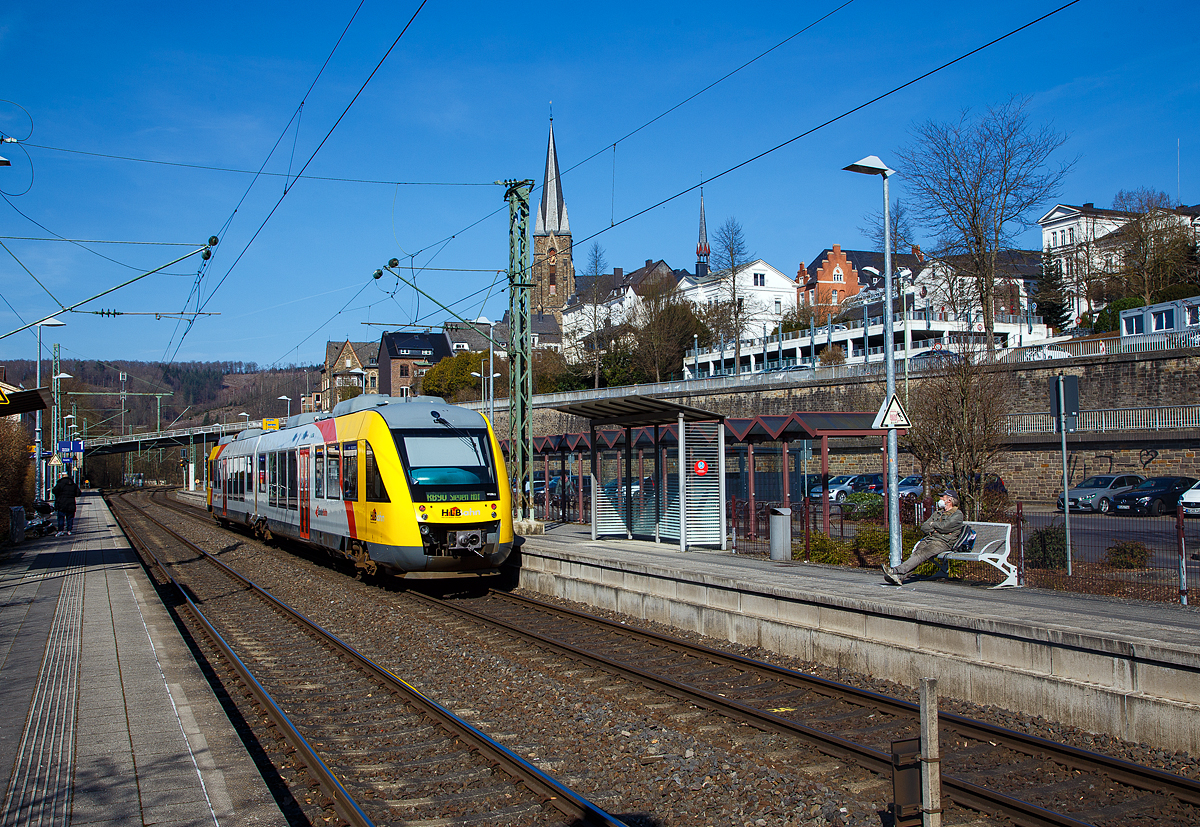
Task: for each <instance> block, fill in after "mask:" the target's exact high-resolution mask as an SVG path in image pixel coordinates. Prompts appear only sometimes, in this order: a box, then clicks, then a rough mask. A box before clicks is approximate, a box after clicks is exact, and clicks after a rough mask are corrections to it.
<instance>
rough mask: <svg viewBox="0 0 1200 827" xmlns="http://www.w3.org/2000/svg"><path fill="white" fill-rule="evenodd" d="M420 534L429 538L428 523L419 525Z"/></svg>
mask: <svg viewBox="0 0 1200 827" xmlns="http://www.w3.org/2000/svg"><path fill="white" fill-rule="evenodd" d="M421 534H423V535H424V536H426V537H428V536H429V524H428V523H424V524H422V525H421Z"/></svg>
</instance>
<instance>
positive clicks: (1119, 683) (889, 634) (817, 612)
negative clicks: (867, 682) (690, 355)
mask: <svg viewBox="0 0 1200 827" xmlns="http://www.w3.org/2000/svg"><path fill="white" fill-rule="evenodd" d="M520 548H521V570H520V584H521V586H522V587H523V588H527V589H530V590H532V591H536V592H541V593H544V594H550V595H553V596H556V597H560V598H564V599H568V600H574V601H577V602H580V603H585V604H588V605H592V606H596V607H599V608H603V609H608V610H612V611H619V612H622V613H625V614H629V615H632V616H634V617H639V618H643V619H646V620H652V621H656V622H659V623H663V624H665V625H668V626H672V627H675V628H679V629H684V630H687V631H693V632H698V633H701V634H705V635H709V636H712V637H716V638H718V639H725V640H729V641H732V642H735V643H741V644H745V645H750V646H759V647H762V648H764V649H767V650H770V651H776V652H780V653H783V654H787V655H790V656H793V657H799V658H803V659H805V660H810V661H816V662H820V663H824V664H829V665H837V666H841V667H843V668H845V669H847V670H850V671H854V672H859V673H863V674H868V675H872V676H874V677H878V678H883V679H887V680H892V681H895V682H897V683H900V684H903V685H905V686H910V687H915V686H918V685H919V683H920V679H921V678H922V677H934V678H937V679H938V681H939V690H940V691H941V692H942V693H943V694H945V695H949V696H953V697H957V698H961V699H963V700H968V701H972V702H974V703H978V704H994V705H997V706H1000V707H1003V708H1006V709H1011V710H1019V711H1022V712H1025V713H1032V714H1040V715H1044V716H1045V717H1046V718H1048V719H1050V720H1054V721H1060V722H1063V723H1069V724H1072V725H1075V726H1079V727H1081V728H1083V729H1085V730H1087V731H1090V732H1096V733H1105V734H1110V735H1113V736H1115V737H1118V738H1123V739H1125V740H1128V741H1134V742H1141V743H1148V744H1152V745H1154V746H1156V747H1158V748H1163V749H1171V750H1185V751H1187V752H1189V753H1190V754H1192V755H1197V754H1200V609H1198V608H1197V607H1195V606H1180V605H1173V604H1157V603H1146V602H1139V601H1123V600H1114V599H1108V598H1103V597H1096V596H1091V595H1080V594H1071V593H1066V592H1053V591H1042V590H1038V589H1030V588H1018V589H987V588H982V587H972V586H970V585H967V584H965V583H962V582H958V581H947V580H917V581H909V582H908V583H906V584H905V585H904V586H901V587H897V586H894V585H891V584H888V583H886V582H885V581H884V578H883V575H882V573H881V572H880V571H879V570H878V569H860V568H848V567H837V566H823V565H815V564H807V563H800V562H792V561H786V562H775V561H771V560H766V559H762V558H761V557H756V556H749V555H736V554H733V553H731V552H720V551H707V550H703V549H698V550H689V551H688V552H687V553H683V552H681V551H680V550H679V548H678V546H677V545H668V544H666V543H663V544H656V543H653V542H645V541H639V540H625V539H600V540H595V541H594V540H592V539H591V529H590V527H588V526H582V525H569V524H547V525H546V533H545V534H542V535H536V536H529V537H525V538H523V543H522V545H521V547H520Z"/></svg>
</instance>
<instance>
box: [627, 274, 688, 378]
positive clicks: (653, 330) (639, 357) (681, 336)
mask: <svg viewBox="0 0 1200 827" xmlns="http://www.w3.org/2000/svg"><path fill="white" fill-rule="evenodd" d="M638 298H639V302H638V309H637V313H636V314H635V316H634V319H633V324H634V326H635V327H636V328H637V333H636V335H635V342H636V344H635V346H634V352H633V353H634V359H635V361H636V363H637V366H638V367H639V368H641V370H643V371H644V372H645V373H646V374H647V375H649V376H653V377H654V381H655V382H661V381H662V380H663V374H664V373H665V374H668V375H669V374H670V373H672V372H673V371H675V369H676V368H677V367H679V366H682V364H683V354H684V353H685V352H686V350H687V348H688V346H689V345H691V343H692V336H693V334H695V333H698V332H699V330H700V323H699V321H698V320H697V319H696V315H695V314H694V313H693V312H692V308H691V303H690V302H688V301H687V300H686V299H684V298H683V296H682V295H681V294H680V292H679V288H678V285H677V284H676V283H675V280H674V279H672V278H670V277H669V276H662V275H659V276H656V277H652V278H649V279H647V280H646V281H644V282H642V285H641V286H640V288H639V290H638Z"/></svg>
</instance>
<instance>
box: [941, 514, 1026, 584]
mask: <svg viewBox="0 0 1200 827" xmlns="http://www.w3.org/2000/svg"><path fill="white" fill-rule="evenodd" d="M964 525H968V526H970V527H971V528H973V529H975V545H974V546H973V547H972V549H971V550H970V551H963V550H960V547H959V546H955V547H954V548H953V549H951V550H950V551H947V552H943V553H942V554H939V555H938V556H937V557H936V558H934V559H935V560H937V562H938V567H939V568H940V569H941V572H940V574H941V576H943V577H945V576H947V575H949V574H950V565H949V563H948V562H947V561H948V560H968V561H971V562H975V563H988V564H990V565H993V566H995V567H996V568H998V569H1000V573H1001V574H1003V575H1004V579H1003V580H1002V581H1000V582H999V583H997V584H996V585H995V586H991V587H990V588H993V589H1006V588H1018V587H1019V586H1020V585H1021V584H1020V583H1018V582H1017V567H1016V566H1015V565H1013V564H1012V563H1010V562H1009V561H1008V555H1009V552H1010V551H1011V550H1012V548H1011V546H1010V544H1009V537H1010V535H1011V534H1012V525H1010V524H1009V523H973V522H966V523H964Z"/></svg>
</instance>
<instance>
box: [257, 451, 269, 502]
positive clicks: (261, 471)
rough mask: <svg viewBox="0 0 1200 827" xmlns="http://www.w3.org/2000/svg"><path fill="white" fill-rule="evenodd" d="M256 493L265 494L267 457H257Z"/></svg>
mask: <svg viewBox="0 0 1200 827" xmlns="http://www.w3.org/2000/svg"><path fill="white" fill-rule="evenodd" d="M258 493H260V494H265V493H267V455H266V454H259V455H258Z"/></svg>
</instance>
